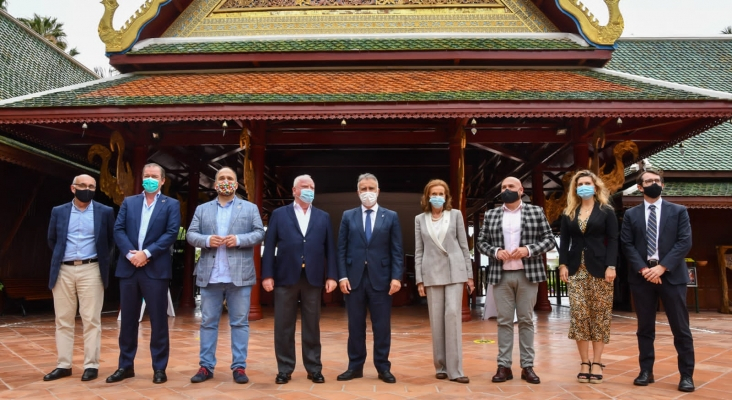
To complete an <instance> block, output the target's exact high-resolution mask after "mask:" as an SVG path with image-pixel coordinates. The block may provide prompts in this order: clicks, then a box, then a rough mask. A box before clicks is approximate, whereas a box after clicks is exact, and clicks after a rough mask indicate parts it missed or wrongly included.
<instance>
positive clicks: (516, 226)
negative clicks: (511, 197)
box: [503, 201, 524, 271]
mask: <svg viewBox="0 0 732 400" xmlns="http://www.w3.org/2000/svg"><path fill="white" fill-rule="evenodd" d="M523 206H524V202H523V201H522V202H521V203H519V206H518V207H516V209H515V210H509V209H508V208H507V207H506V205H505V204H504V205H503V246H504V249H503V250H506V251H508V252H509V253H510V252H512V251H514V250H516V249H517V248H519V247H520V245H521V209H522V208H523ZM503 269H504V270H506V271H515V270H518V269H524V263H523V261H521V260H520V259H519V260H508V261H504V262H503Z"/></svg>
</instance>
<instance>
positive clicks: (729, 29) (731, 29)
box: [0, 0, 732, 35]
mask: <svg viewBox="0 0 732 400" xmlns="http://www.w3.org/2000/svg"><path fill="white" fill-rule="evenodd" d="M0 1H2V0H0ZM722 33H723V34H725V35H732V25H730V26H728V27H726V28H724V29H722Z"/></svg>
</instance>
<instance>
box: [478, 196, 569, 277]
mask: <svg viewBox="0 0 732 400" xmlns="http://www.w3.org/2000/svg"><path fill="white" fill-rule="evenodd" d="M522 207H523V208H522V209H521V241H520V243H519V246H520V247H526V248H528V249H529V252H530V253H531V256H530V257H527V258H524V259H522V260H521V261H523V263H524V272H525V273H526V277H527V278H528V279H529V280H530V281H531V282H535V283H538V282H543V281H545V280H546V267H545V266H544V260H543V258H542V256H541V255H542V254H544V253H546V252H547V251H549V250H551V249H553V248H554V247H555V246H556V245H557V243H556V241H554V235H552V229H551V227H550V226H549V222H547V220H546V216H545V215H544V210H543V209H542V208H541V207H538V206H535V205H532V204H526V203H524V204H523V206H522ZM503 248H504V241H503V207H498V208H494V209H492V210H488V211H486V213H485V217H484V218H483V227H482V228H481V229H480V234H479V235H478V250H480V252H481V253H483V254H485V255H486V256H488V262H489V264H488V276H487V277H486V282H487V283H488V284H489V285H496V284H498V282H500V280H501V272H502V271H503V261H501V260H499V259H497V258H496V250H498V249H503Z"/></svg>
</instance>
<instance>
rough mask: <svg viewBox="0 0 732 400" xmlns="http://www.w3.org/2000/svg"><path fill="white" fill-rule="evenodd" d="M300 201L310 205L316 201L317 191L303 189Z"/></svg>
mask: <svg viewBox="0 0 732 400" xmlns="http://www.w3.org/2000/svg"><path fill="white" fill-rule="evenodd" d="M300 200H302V201H304V202H306V203H308V204H310V203H312V202H313V200H315V191H314V190H311V189H303V190H301V191H300Z"/></svg>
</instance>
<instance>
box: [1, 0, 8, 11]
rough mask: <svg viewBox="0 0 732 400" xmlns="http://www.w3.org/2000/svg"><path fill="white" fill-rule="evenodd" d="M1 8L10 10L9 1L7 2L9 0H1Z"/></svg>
mask: <svg viewBox="0 0 732 400" xmlns="http://www.w3.org/2000/svg"><path fill="white" fill-rule="evenodd" d="M0 10H3V11H8V2H7V0H0Z"/></svg>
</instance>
